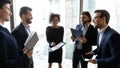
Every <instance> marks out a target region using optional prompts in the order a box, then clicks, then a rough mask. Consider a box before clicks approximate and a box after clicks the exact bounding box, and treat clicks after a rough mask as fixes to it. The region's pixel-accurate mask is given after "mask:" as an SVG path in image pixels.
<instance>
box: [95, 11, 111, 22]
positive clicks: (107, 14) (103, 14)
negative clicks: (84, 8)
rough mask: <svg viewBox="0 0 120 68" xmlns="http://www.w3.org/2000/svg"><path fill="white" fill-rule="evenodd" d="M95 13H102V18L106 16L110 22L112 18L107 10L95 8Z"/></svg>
mask: <svg viewBox="0 0 120 68" xmlns="http://www.w3.org/2000/svg"><path fill="white" fill-rule="evenodd" d="M94 13H100V18H102V17H105V18H106V23H107V24H108V23H109V20H110V14H109V12H108V11H107V10H104V9H103V10H95V11H94Z"/></svg>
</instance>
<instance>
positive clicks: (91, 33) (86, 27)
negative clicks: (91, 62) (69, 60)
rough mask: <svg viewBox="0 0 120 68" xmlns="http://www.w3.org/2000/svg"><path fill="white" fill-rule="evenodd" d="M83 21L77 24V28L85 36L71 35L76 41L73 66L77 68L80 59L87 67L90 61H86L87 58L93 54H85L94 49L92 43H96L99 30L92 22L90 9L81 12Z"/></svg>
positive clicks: (82, 64) (83, 66)
mask: <svg viewBox="0 0 120 68" xmlns="http://www.w3.org/2000/svg"><path fill="white" fill-rule="evenodd" d="M81 22H82V23H80V24H78V25H77V26H76V30H81V31H82V35H83V36H79V37H76V38H75V37H73V36H72V37H71V39H72V40H73V41H75V45H74V52H73V68H77V67H78V64H79V61H80V63H81V68H87V64H88V62H86V61H84V59H85V58H89V59H90V58H91V57H92V55H89V56H88V55H85V53H87V52H89V51H91V50H92V45H95V44H96V39H97V30H96V29H95V28H94V27H93V25H91V24H90V22H91V15H90V13H89V12H88V11H84V12H82V13H81Z"/></svg>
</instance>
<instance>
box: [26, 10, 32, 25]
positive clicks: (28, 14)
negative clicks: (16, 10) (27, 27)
mask: <svg viewBox="0 0 120 68" xmlns="http://www.w3.org/2000/svg"><path fill="white" fill-rule="evenodd" d="M32 19H33V17H32V11H31V10H28V11H27V14H25V20H26V23H27V24H31V23H32Z"/></svg>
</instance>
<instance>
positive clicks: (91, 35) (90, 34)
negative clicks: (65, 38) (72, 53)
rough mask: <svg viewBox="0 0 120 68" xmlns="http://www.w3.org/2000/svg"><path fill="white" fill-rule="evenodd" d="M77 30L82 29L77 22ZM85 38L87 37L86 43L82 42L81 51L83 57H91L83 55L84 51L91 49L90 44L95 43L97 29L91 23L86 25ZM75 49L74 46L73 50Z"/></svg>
mask: <svg viewBox="0 0 120 68" xmlns="http://www.w3.org/2000/svg"><path fill="white" fill-rule="evenodd" d="M76 29H77V30H81V29H82V25H81V24H79V25H77V26H76ZM85 38H86V39H87V42H86V43H83V44H82V50H81V53H82V54H83V57H84V58H91V57H92V56H91V55H84V53H87V52H90V51H91V50H92V45H96V42H97V41H96V40H97V29H95V28H94V27H93V26H92V25H91V24H90V25H89V27H88V30H87V32H86V35H85ZM76 49H77V46H75V50H76Z"/></svg>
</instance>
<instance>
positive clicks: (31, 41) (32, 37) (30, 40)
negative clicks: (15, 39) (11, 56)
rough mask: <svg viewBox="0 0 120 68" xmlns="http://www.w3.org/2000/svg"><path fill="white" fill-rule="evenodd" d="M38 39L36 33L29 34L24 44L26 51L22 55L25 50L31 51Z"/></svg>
mask: <svg viewBox="0 0 120 68" xmlns="http://www.w3.org/2000/svg"><path fill="white" fill-rule="evenodd" d="M38 40H39V38H38V35H37V33H36V32H31V34H30V35H29V36H28V38H27V40H26V41H25V43H24V46H25V48H26V50H25V51H24V53H25V52H26V51H27V50H31V49H33V48H34V46H35V45H36V43H37V42H38Z"/></svg>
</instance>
